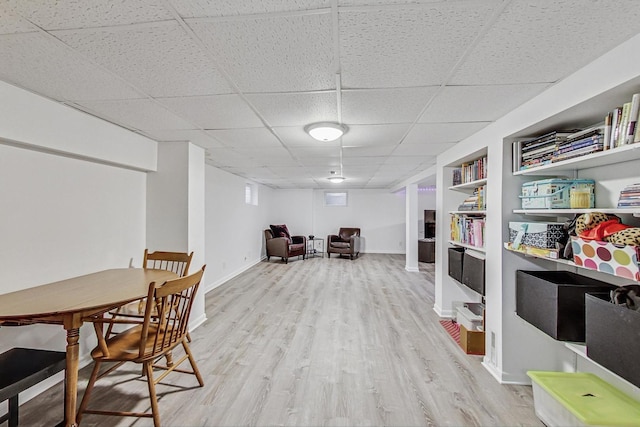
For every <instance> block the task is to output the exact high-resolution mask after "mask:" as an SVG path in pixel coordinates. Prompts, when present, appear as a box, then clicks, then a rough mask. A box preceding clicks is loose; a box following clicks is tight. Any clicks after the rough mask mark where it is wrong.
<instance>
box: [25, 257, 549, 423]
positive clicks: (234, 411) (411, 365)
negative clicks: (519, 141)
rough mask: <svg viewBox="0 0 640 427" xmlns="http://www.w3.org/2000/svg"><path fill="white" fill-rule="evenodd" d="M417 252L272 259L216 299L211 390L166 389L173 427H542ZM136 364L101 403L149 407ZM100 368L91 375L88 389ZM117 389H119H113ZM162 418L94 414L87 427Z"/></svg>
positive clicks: (34, 414) (198, 352) (521, 389)
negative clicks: (462, 328)
mask: <svg viewBox="0 0 640 427" xmlns="http://www.w3.org/2000/svg"><path fill="white" fill-rule="evenodd" d="M404 263H405V258H404V256H403V255H382V254H362V255H361V256H360V257H358V258H357V259H355V260H353V261H351V260H349V259H346V258H337V257H335V256H334V257H332V258H330V259H327V258H313V259H309V260H305V261H302V260H297V259H291V260H289V263H288V264H283V263H281V262H280V261H279V260H277V259H274V258H272V259H271V262H261V263H259V264H258V265H256V266H254V267H252V268H251V269H249V270H248V271H246V272H244V273H243V274H241V275H239V276H238V277H236V278H234V279H232V280H230V281H229V282H227V283H225V284H224V285H222V286H220V287H218V288H217V289H215V290H213V291H211V292H209V293H208V294H207V296H206V311H207V316H208V320H207V321H206V323H205V324H204V325H202V326H200V327H199V328H197V329H196V330H195V331H193V332H192V334H191V336H192V338H193V343H192V344H191V348H192V350H193V353H194V354H195V356H196V358H197V360H198V364H199V368H200V371H201V372H202V375H203V377H204V381H205V386H204V387H203V388H199V387H196V385H197V382H196V380H195V377H193V376H190V375H180V374H172V375H169V376H168V377H167V378H165V379H164V380H163V382H162V383H160V384H159V385H158V386H157V391H158V393H159V401H160V409H161V418H162V422H163V425H164V426H275V425H285V426H383V425H386V426H541V425H542V423H541V422H540V421H539V420H538V419H537V418H536V416H535V414H534V410H533V398H532V394H531V388H530V387H527V386H505V385H500V384H498V382H497V381H496V380H495V379H494V378H493V377H492V376H491V375H490V374H489V373H488V372H487V371H486V370H485V369H484V368H483V367H482V366H481V364H480V363H481V360H482V358H481V357H479V356H468V355H465V354H464V353H463V352H462V350H461V349H460V348H459V347H458V346H457V344H456V343H454V342H453V341H452V340H451V338H450V337H449V336H448V335H447V333H446V332H445V331H444V329H443V328H442V327H441V326H440V325H439V323H438V320H439V319H438V317H437V315H436V314H435V312H434V311H433V308H432V307H433V299H434V296H433V293H434V285H433V264H424V263H420V272H419V273H409V272H407V271H405V269H404ZM139 372H140V371H139V368H138V367H137V366H135V365H131V366H128V367H126V366H123V367H121V368H120V369H119V370H118V371H117V372H116V373H115V374H111V375H110V376H108V377H106V378H105V379H104V380H103V382H102V386H101V382H100V381H98V383H97V386H96V390H95V392H94V402H97V403H98V404H100V405H101V406H102V405H103V406H104V407H112V408H113V407H114V405H115V407H117V408H119V409H121V410H141V409H142V410H144V409H145V408H148V407H149V403H148V398H147V394H146V383H145V382H144V381H142V380H141V379H140V377H139ZM89 373H90V367H86V368H84V369H83V370H82V371H81V373H80V381H81V383H80V388H81V390H83V389H84V385H85V384H86V381H87V378H88V375H89ZM109 378H111V381H109V380H108V379H109ZM62 395H63V392H62V385H61V384H60V385H56V386H54V387H52V388H51V389H49V390H48V391H46V392H45V393H42V394H41V395H39V396H38V397H36V398H34V399H32V400H31V401H29V402H27V403H26V404H24V405H23V406H22V407H21V425H23V426H37V425H42V426H49V425H52V424H54V423H55V422H57V421H59V420H60V419H61V418H62ZM151 424H152V423H151V420H148V419H135V418H112V417H101V416H96V415H85V418H84V419H83V422H82V425H83V426H85V425H89V426H94V425H95V426H115V425H118V426H130V425H135V426H147V425H151Z"/></svg>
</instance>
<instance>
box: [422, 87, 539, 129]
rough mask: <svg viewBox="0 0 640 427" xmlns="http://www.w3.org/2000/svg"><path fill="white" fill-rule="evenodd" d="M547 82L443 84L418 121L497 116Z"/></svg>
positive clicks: (451, 120)
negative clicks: (484, 84) (488, 84)
mask: <svg viewBox="0 0 640 427" xmlns="http://www.w3.org/2000/svg"><path fill="white" fill-rule="evenodd" d="M548 86H549V85H548V84H547V83H537V84H529V85H524V84H522V85H495V86H446V87H444V88H443V89H442V91H441V92H440V93H439V94H438V95H437V96H436V98H435V99H434V101H433V102H432V103H431V104H430V105H429V107H428V108H427V109H426V110H425V112H424V114H423V115H422V117H420V120H419V122H420V123H440V122H487V121H493V120H496V119H498V118H500V117H502V116H503V115H505V114H506V113H508V112H509V111H511V110H512V109H514V108H515V107H517V106H519V105H520V104H522V103H524V102H525V101H527V100H528V99H531V98H532V97H534V96H535V95H537V94H539V93H540V92H542V91H543V90H544V89H545V88H547V87H548Z"/></svg>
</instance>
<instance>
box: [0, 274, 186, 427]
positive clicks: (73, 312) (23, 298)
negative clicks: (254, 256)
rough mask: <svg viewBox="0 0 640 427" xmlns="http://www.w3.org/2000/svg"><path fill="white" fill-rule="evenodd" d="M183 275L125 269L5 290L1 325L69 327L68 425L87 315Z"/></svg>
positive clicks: (141, 295)
mask: <svg viewBox="0 0 640 427" xmlns="http://www.w3.org/2000/svg"><path fill="white" fill-rule="evenodd" d="M177 277H178V276H177V274H175V273H173V272H171V271H166V270H153V269H142V268H121V269H112V270H104V271H99V272H96V273H91V274H87V275H84V276H79V277H73V278H71V279H66V280H61V281H58V282H53V283H48V284H45V285H40V286H36V287H32V288H28V289H23V290H20V291H15V292H11V293H7V294H2V295H0V325H3V324H4V325H29V324H36V323H44V324H57V325H62V327H63V328H64V329H65V330H66V335H67V336H66V338H67V342H66V356H67V361H66V370H65V393H64V417H65V421H64V425H65V426H68V427H69V426H77V425H78V424H77V422H76V403H77V399H78V361H79V354H80V351H79V350H80V349H79V347H80V344H79V338H80V327H81V326H82V324H83V323H84V322H85V321H86V318H87V317H88V316H90V315H93V314H96V313H100V312H101V311H106V310H109V309H111V308H116V307H120V306H122V305H125V304H127V303H129V302H132V301H136V300H139V299H141V298H144V297H146V296H147V292H148V290H149V284H150V283H151V282H155V283H164V282H165V281H166V280H170V279H175V278H177Z"/></svg>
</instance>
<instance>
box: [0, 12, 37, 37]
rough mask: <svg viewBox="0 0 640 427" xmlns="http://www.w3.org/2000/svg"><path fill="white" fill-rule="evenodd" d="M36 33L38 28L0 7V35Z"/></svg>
mask: <svg viewBox="0 0 640 427" xmlns="http://www.w3.org/2000/svg"><path fill="white" fill-rule="evenodd" d="M29 31H38V28H37V27H36V26H34V25H33V24H31V23H30V22H29V21H27V20H26V19H24V18H22V17H20V16H18V15H16V14H14V13H11V12H9V11H8V9H6V8H2V7H0V34H12V33H25V32H29Z"/></svg>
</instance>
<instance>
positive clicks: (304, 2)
mask: <svg viewBox="0 0 640 427" xmlns="http://www.w3.org/2000/svg"><path fill="white" fill-rule="evenodd" d="M169 1H170V3H171V4H172V5H173V6H174V7H175V8H176V10H177V11H178V13H179V14H180V16H182V17H185V18H195V17H205V16H236V15H248V14H255V13H274V12H292V11H303V10H314V9H320V8H326V7H331V1H330V0H295V1H291V0H288V1H264V0H244V1H241V2H240V1H238V0H216V1H211V0H169Z"/></svg>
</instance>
